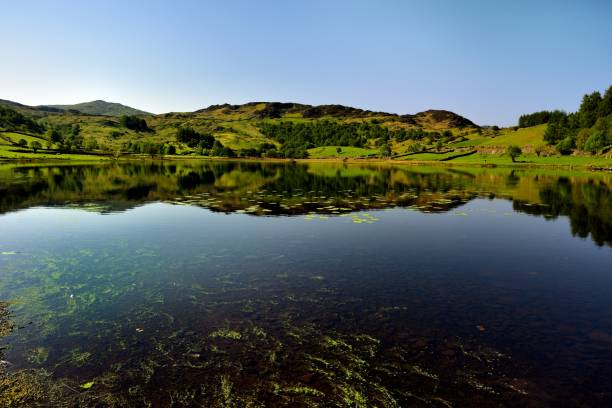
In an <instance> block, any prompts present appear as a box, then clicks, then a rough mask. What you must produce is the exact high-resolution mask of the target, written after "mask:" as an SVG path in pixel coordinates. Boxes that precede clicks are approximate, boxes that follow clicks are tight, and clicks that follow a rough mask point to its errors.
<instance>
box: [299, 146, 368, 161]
mask: <svg viewBox="0 0 612 408" xmlns="http://www.w3.org/2000/svg"><path fill="white" fill-rule="evenodd" d="M338 148H340V152H338V150H337V149H338ZM308 155H309V156H308V157H310V158H312V159H322V158H334V157H340V158H344V157H348V158H356V157H372V156H377V155H378V149H366V148H361V147H352V146H323V147H315V148H313V149H308Z"/></svg>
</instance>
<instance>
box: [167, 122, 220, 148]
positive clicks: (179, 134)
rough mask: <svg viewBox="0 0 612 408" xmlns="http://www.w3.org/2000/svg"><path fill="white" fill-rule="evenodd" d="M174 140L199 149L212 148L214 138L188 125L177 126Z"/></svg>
mask: <svg viewBox="0 0 612 408" xmlns="http://www.w3.org/2000/svg"><path fill="white" fill-rule="evenodd" d="M176 140H177V141H178V142H180V143H185V144H186V145H187V146H189V147H191V148H195V147H198V148H199V149H200V150H203V149H212V147H213V145H214V143H215V138H214V137H213V136H212V135H210V134H207V133H199V132H198V131H196V130H194V129H193V128H190V127H179V128H178V129H177V131H176Z"/></svg>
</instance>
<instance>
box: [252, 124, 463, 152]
mask: <svg viewBox="0 0 612 408" xmlns="http://www.w3.org/2000/svg"><path fill="white" fill-rule="evenodd" d="M260 129H261V132H262V133H263V134H264V135H265V136H266V137H269V138H272V139H274V140H276V141H278V142H280V143H281V144H282V148H281V149H280V150H278V151H276V152H270V153H272V154H277V155H278V156H273V157H294V158H304V157H307V155H308V153H307V150H308V149H311V148H313V147H320V146H354V147H363V146H365V145H366V143H367V142H368V139H376V140H377V141H378V145H379V146H381V148H383V147H385V146H387V145H388V144H389V140H391V139H395V140H397V141H400V142H401V141H404V140H408V139H412V140H422V139H428V143H431V142H432V141H435V140H443V141H450V139H452V137H453V134H452V132H450V131H449V130H446V131H444V132H428V131H424V130H423V129H420V128H413V129H391V128H388V127H386V126H381V125H379V124H377V123H374V122H359V123H341V122H336V121H331V120H319V121H315V122H306V123H295V122H264V123H262V124H261V126H260ZM270 153H269V154H270ZM385 153H386V149H385ZM268 157H271V156H268Z"/></svg>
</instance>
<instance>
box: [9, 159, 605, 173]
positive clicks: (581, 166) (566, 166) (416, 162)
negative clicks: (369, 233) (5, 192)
mask: <svg viewBox="0 0 612 408" xmlns="http://www.w3.org/2000/svg"><path fill="white" fill-rule="evenodd" d="M80 156H82V157H78V158H74V157H67V158H62V157H44V158H31V157H29V158H8V157H0V165H1V164H27V163H39V164H40V163H56V164H60V163H61V164H96V163H112V162H117V163H119V162H130V161H135V162H138V161H140V162H146V161H155V162H164V161H168V162H172V161H235V162H257V163H342V164H385V165H410V166H440V167H480V168H497V167H502V168H504V167H505V168H560V169H573V168H577V169H588V170H591V171H605V172H612V159H608V158H603V157H596V156H595V157H594V158H595V160H596V161H597V160H600V161H602V163H601V164H599V163H597V164H595V163H579V162H577V163H537V162H527V161H520V160H519V161H517V162H515V163H504V162H502V163H499V162H497V163H496V162H494V160H495V159H498V160H499V159H500V158H499V157H493V158H492V159H493V160H492V162H487V161H486V160H485V161H484V162H478V161H466V162H452V161H439V160H394V159H383V158H341V157H329V158H306V159H291V158H260V157H211V156H163V157H150V156H146V157H145V156H137V155H133V156H122V157H119V158H113V157H111V156H101V155H95V156H94V155H80ZM570 157H571V156H570ZM570 157H568V159H569V160H572V159H571V158H570ZM580 157H583V156H580Z"/></svg>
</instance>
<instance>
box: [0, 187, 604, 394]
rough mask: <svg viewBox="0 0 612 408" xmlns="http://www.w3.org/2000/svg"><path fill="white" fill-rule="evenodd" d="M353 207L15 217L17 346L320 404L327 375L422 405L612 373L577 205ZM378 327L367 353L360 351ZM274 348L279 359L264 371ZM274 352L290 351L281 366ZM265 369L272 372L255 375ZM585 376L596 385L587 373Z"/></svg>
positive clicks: (132, 375) (564, 385) (24, 363)
mask: <svg viewBox="0 0 612 408" xmlns="http://www.w3.org/2000/svg"><path fill="white" fill-rule="evenodd" d="M358 216H359V217H360V218H359V219H360V220H363V221H364V222H355V217H353V216H351V215H346V216H329V217H319V216H308V215H305V216H299V217H255V216H250V215H245V214H231V215H226V214H221V213H214V212H210V211H208V210H206V209H202V208H198V207H191V206H175V205H169V204H160V203H154V204H147V205H144V206H142V207H137V208H135V209H131V210H128V211H126V212H123V213H114V214H107V215H100V214H97V213H93V212H86V211H79V210H68V209H46V208H32V209H29V210H24V211H18V212H14V213H10V214H7V215H4V216H2V217H1V218H0V231H2V234H1V235H0V252H2V253H3V255H0V273H1V275H2V276H1V277H2V283H0V297H1V298H2V299H12V300H16V303H15V304H14V305H13V306H12V308H13V310H14V312H15V313H14V318H15V320H16V321H17V323H18V324H19V325H22V326H24V328H22V329H20V330H17V332H16V333H15V334H13V335H12V336H11V337H10V338H9V342H10V345H11V349H10V350H9V351H8V354H7V356H6V357H7V359H9V360H10V361H11V362H13V363H14V364H15V367H46V368H48V369H50V370H51V371H53V372H54V373H55V375H57V376H69V377H76V378H78V379H79V381H80V380H86V379H91V378H94V377H96V376H102V375H104V373H106V372H107V371H109V370H111V371H112V370H113V369H114V368H113V367H115V368H116V367H117V364H120V365H121V367H122V370H126V367H130V370H131V371H130V370H127V371H126V373H124V374H122V375H125V376H127V377H129V378H128V379H126V380H125V381H126V384H128V383H130V381H132V382H137V383H139V387H142V390H141V391H142V392H145V391H143V390H148V391H146V392H150V393H153V392H154V391H152V389H151V388H147V387H150V386H148V385H147V382H146V381H148V380H147V379H146V378H148V377H146V378H145V379H143V374H142V372H143V368H142V367H143V365H147V364H149V365H152V366H155V370H153V371H154V372H156V373H158V374H157V375H162V373H165V374H164V375H165V377H164V376H161V377H159V376H158V377H155V378H156V380H155V381H157V383H159V382H161V383H163V381H166V380H164V378H166V377H168V376H170V377H171V378H182V376H184V375H186V374H185V373H187V372H188V371H189V370H191V369H192V368H191V366H201V367H204V368H201V369H202V370H204V369H205V370H206V371H205V373H206V374H202V372H201V373H200V374H201V375H203V376H204V377H199V379H196V380H194V379H193V378H192V377H191V376H187V377H185V378H183V379H182V380H181V381H182V382H183V383H184V384H190V381H191V382H193V381H202V378H208V377H206V376H207V375H208V376H211V378H213V379H214V381H221V383H222V382H223V381H224V380H223V378H225V377H223V376H224V375H225V374H224V373H227V375H229V376H230V377H231V378H232V381H233V382H234V384H238V383H239V382H240V381H243V384H242V388H243V389H247V388H249V387H251V388H254V387H260V388H257V389H260V390H268V391H261V392H260V394H261V395H260V394H258V395H260V397H261V396H262V395H263V396H265V395H267V394H266V392H272V391H269V389H271V388H270V387H272V388H274V387H277V386H278V387H280V388H279V389H277V391H276V394H274V395H277V397H278V398H281V396H283V398H285V397H287V395H290V397H287V398H290V400H291V398H297V400H291V401H294V402H296V401H297V402H301V403H305V402H304V401H309V398H312V399H313V401H319V402H321V401H325V400H324V399H321V398H324V397H322V396H321V395H319V394H317V392H323V393H326V395H344V394H342V393H343V392H345V393H347V395H349V394H350V395H352V396H353V398H354V399H353V400H352V401H358V400H359V399H358V398H357V396H355V395H354V394H351V393H352V392H353V391H355V390H360V391H359V392H361V393H362V394H363V396H364V398H366V399H367V398H369V400H368V401H370V402H374V401H379V402H380V401H383V402H384V401H387V402H389V401H391V400H395V401H396V402H403V403H410V402H411V401H412V402H414V401H413V400H412V399H411V397H408V396H407V394H406V393H407V392H408V391H409V390H411V391H410V392H413V393H416V395H420V397H422V398H424V399H425V400H432V398H438V397H439V398H443V399H445V400H449V401H461V399H460V397H458V394H457V393H456V390H457V389H461V388H462V387H463V388H465V387H468V388H469V387H472V389H473V392H474V393H476V394H478V393H483V395H485V396H488V398H490V401H495V398H498V397H499V398H502V400H506V401H507V398H510V397H511V398H520V397H521V395H523V394H522V393H523V392H527V393H528V394H529V395H530V396H531V398H534V400H539V398H543V397H542V395H543V394H544V393H545V392H547V393H550V394H552V395H553V396H554V398H558V397H559V396H560V395H562V394H563V393H564V392H567V390H571V391H572V392H574V393H584V394H583V395H584V398H585V399H586V400H588V399H589V398H592V394H591V393H593V392H595V391H602V392H604V390H605V388H606V387H605V384H609V382H610V381H612V368H610V367H612V342H610V339H611V338H612V328H611V327H612V302H611V301H610V297H609V293H610V290H611V289H612V276H611V275H610V273H609V265H611V264H612V263H611V261H612V252H610V249H609V248H608V247H597V246H596V245H595V244H594V243H593V242H592V241H591V240H590V239H581V238H576V237H572V235H571V234H570V232H569V231H570V226H569V222H568V220H567V219H566V218H560V219H556V220H554V221H550V220H545V219H544V218H538V217H533V216H529V215H525V214H522V213H518V212H513V209H512V203H511V202H510V201H504V200H483V199H476V200H473V201H470V202H469V203H467V204H466V205H463V206H461V207H458V208H455V209H452V210H450V211H449V212H445V213H436V214H433V213H429V214H426V213H421V212H418V211H411V210H410V209H390V210H382V211H377V210H372V211H369V212H366V213H363V212H362V213H359V214H358ZM368 220H373V221H371V222H365V221H368ZM30 321H31V322H32V323H31V324H29V322H30ZM262 333H263V334H262ZM360 336H362V337H360ZM363 336H369V337H363ZM368 338H371V339H372V340H367V341H369V342H370V343H371V344H376V350H377V351H376V353H374V352H373V351H371V350H370V349H367V350H366V348H367V347H366V346H365V345H364V344H365V343H363V342H364V341H366V340H364V339H368ZM367 341H366V342H367ZM257 342H260V343H257ZM279 343H280V344H282V345H283V346H282V347H281V346H279V345H278V344H279ZM370 343H368V344H370ZM247 344H251V345H253V347H255V345H257V347H256V348H259V351H254V349H252V348H249V347H250V346H249V347H247V346H246V345H247ZM239 345H241V346H239ZM240 347H245V349H242V348H240ZM364 347H365V348H364ZM368 347H370V346H368ZM372 347H373V346H372ZM272 348H274V350H276V348H278V350H276V351H275V352H274V359H275V360H274V362H271V363H270V366H271V367H272V368H270V367H267V368H266V370H268V371H266V370H263V371H261V370H262V367H260V366H259V365H261V364H264V363H262V361H263V360H262V359H264V360H265V361H268V360H266V359H271V358H272V357H271V356H272V353H271V352H270V350H271V349H272ZM249 350H250V351H249ZM368 350H370V351H368ZM261 353H263V354H261ZM266 353H268V354H266ZM283 353H289V354H287V356H288V355H296V356H298V357H295V358H296V361H297V362H294V364H293V366H292V365H291V364H289V366H287V365H284V364H282V363H279V362H278V361H277V360H276V359H277V358H280V356H282V355H284V354H283ZM296 353H298V354H296ZM299 353H303V354H299ZM168 358H171V359H172V360H173V361H181V362H182V360H187V363H188V364H187V363H184V364H187V365H188V366H189V367H190V368H189V370H188V369H187V368H185V367H184V366H180V365H179V366H178V367H174V368H173V369H171V368H170V367H169V366H168V364H167V363H163V361H165V360H167V359H168ZM286 358H289V357H286ZM316 359H319V360H324V361H325V363H321V362H320V361H319V360H316ZM360 359H361V360H363V361H364V362H363V364H362V363H357V362H356V361H358V360H359V361H361V360H360ZM195 360H197V361H195ZM240 361H243V367H242V368H241V369H240V370H238V371H236V369H235V364H236V363H237V362H240ZM270 361H272V360H270ZM313 361H314V362H313ZM317 361H318V362H317ZM338 361H340V362H342V367H344V370H345V371H342V370H340V368H339V367H336V366H335V365H334V364H336V363H334V362H338ZM248 362H250V363H251V364H254V365H255V366H256V367H246V368H245V367H244V366H248V364H249V363H248ZM213 363H214V364H213ZM232 364H234V365H232ZM317 364H318V365H317ZM337 364H340V363H337ZM264 365H265V364H264ZM378 365H380V367H379V368H377V369H378V370H379V371H380V372H378V371H371V370H372V367H378ZM366 366H367V367H370V368H367V369H366V368H365V367H366ZM296 367H299V370H302V371H303V372H302V371H300V373H299V376H298V373H295V372H292V370H298V368H296ZM317 367H318V368H317ZM347 367H348V368H347ZM415 367H416V368H415ZM458 367H463V368H462V370H463V374H458V373H457V372H456V370H457V368H458ZM383 368H384V369H383ZM250 370H255V372H256V373H262V372H263V374H260V375H255V374H253V373H252V372H251V371H250ZM317 370H319V371H321V372H319V371H317ZM334 370H336V371H337V370H340V371H341V372H344V373H345V374H346V372H347V371H346V370H349V371H351V372H353V371H354V376H353V377H351V376H348V377H347V375H348V374H346V375H344V376H339V374H338V373H337V372H336V371H334ZM385 370H386V371H385ZM419 370H420V371H419ZM145 371H146V370H145ZM313 372H314V373H315V374H313ZM407 372H408V374H407ZM487 372H493V375H491V374H486V373H487ZM317 373H318V374H317ZM355 373H357V374H358V375H359V376H361V377H360V378H361V379H357V377H355V376H356V375H357V374H355ZM449 373H454V374H452V375H450V374H449ZM151 375H152V376H154V374H151ZM190 375H191V374H190ZM267 375H268V376H270V378H273V379H274V381H275V382H276V383H278V384H280V385H278V384H277V385H274V386H272V385H270V384H268V383H265V384H264V385H262V383H260V382H257V381H264V380H267V379H269V378H267V377H266V376H267ZM293 376H298V377H299V378H298V377H296V378H298V379H296V378H293ZM309 376H310V377H309ZM313 376H314V377H313ZM397 376H400V377H401V376H403V377H402V378H404V379H405V381H402V380H398V379H397V378H398V377H397ZM445 376H449V378H446V377H445ZM576 376H578V377H580V378H582V379H583V381H584V382H585V384H586V385H580V386H576V385H575V384H574V382H573V378H575V377H576ZM170 377H168V378H170ZM413 377H414V378H413ZM219 378H221V380H219ZM332 378H333V379H334V380H333V381H332V380H331V379H332ZM392 378H393V379H392ZM517 378H518V380H517ZM222 380H223V381H222ZM515 380H516V381H515ZM167 381H171V380H170V379H167ZM227 381H229V380H227ZM453 381H454V382H453ZM513 381H514V382H513ZM154 383H155V382H154ZM157 383H155V384H157ZM221 383H220V384H221ZM434 383H436V384H438V385H436V386H434V385H433V384H434ZM266 384H267V385H266ZM367 384H370V385H367ZM372 384H379V385H380V386H381V387H383V388H384V390H385V392H387V393H389V396H388V398H387V397H384V398H383V397H382V396H381V395H382V394H381V393H383V391H381V390H380V389H377V388H376V387H374V386H373V385H372ZM440 384H442V385H444V386H441V385H440ZM452 384H454V385H452ZM466 384H467V385H466ZM470 384H471V385H470ZM222 385H223V384H222ZM166 386H167V387H170V388H172V387H173V386H176V383H172V384H170V383H168V384H166ZM298 386H299V387H306V388H309V389H310V390H311V391H308V390H305V389H293V388H291V387H298ZM237 387H238V386H237V385H234V392H235V393H237V394H239V387H238V388H237ZM266 387H268V388H266ZM334 387H341V388H334ZM342 387H344V388H342ZM347 387H355V389H352V388H351V389H349V388H347ZM412 387H415V388H414V389H413V388H412ZM453 387H454V388H453ZM572 387H573V388H572ZM117 389H118V392H125V390H124V389H122V388H121V386H118V388H117ZM517 389H518V390H519V391H517ZM278 390H280V391H278ZM321 390H322V391H321ZM334 390H335V391H334ZM377 390H378V391H377ZM489 391H491V392H489ZM202 393H204V391H202ZM292 393H293V394H292ZM309 393H311V394H312V395H311V394H309ZM334 393H336V394H334ZM377 393H378V394H377ZM294 394H295V395H294ZM379 394H380V395H379ZM383 394H384V393H383ZM203 395H206V394H205V393H204V394H203ZM600 395H604V398H605V397H606V394H600ZM495 396H497V397H495ZM159 398H160V399H159V400H158V401H164V397H159ZM235 398H241V397H239V396H236V397H235ZM261 398H264V397H261ZM265 398H271V397H270V396H269V395H268V396H267V397H265ZM265 398H264V399H265ZM317 398H318V399H317ZM330 398H331V397H330ZM347 398H348V397H347ZM458 398H459V399H458ZM272 400H274V398H272ZM283 401H284V400H283ZM472 401H473V400H472ZM599 401H601V400H599ZM381 404H383V403H382V402H381ZM389 404H390V402H389ZM383 405H384V404H383ZM388 406H392V405H388Z"/></svg>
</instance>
